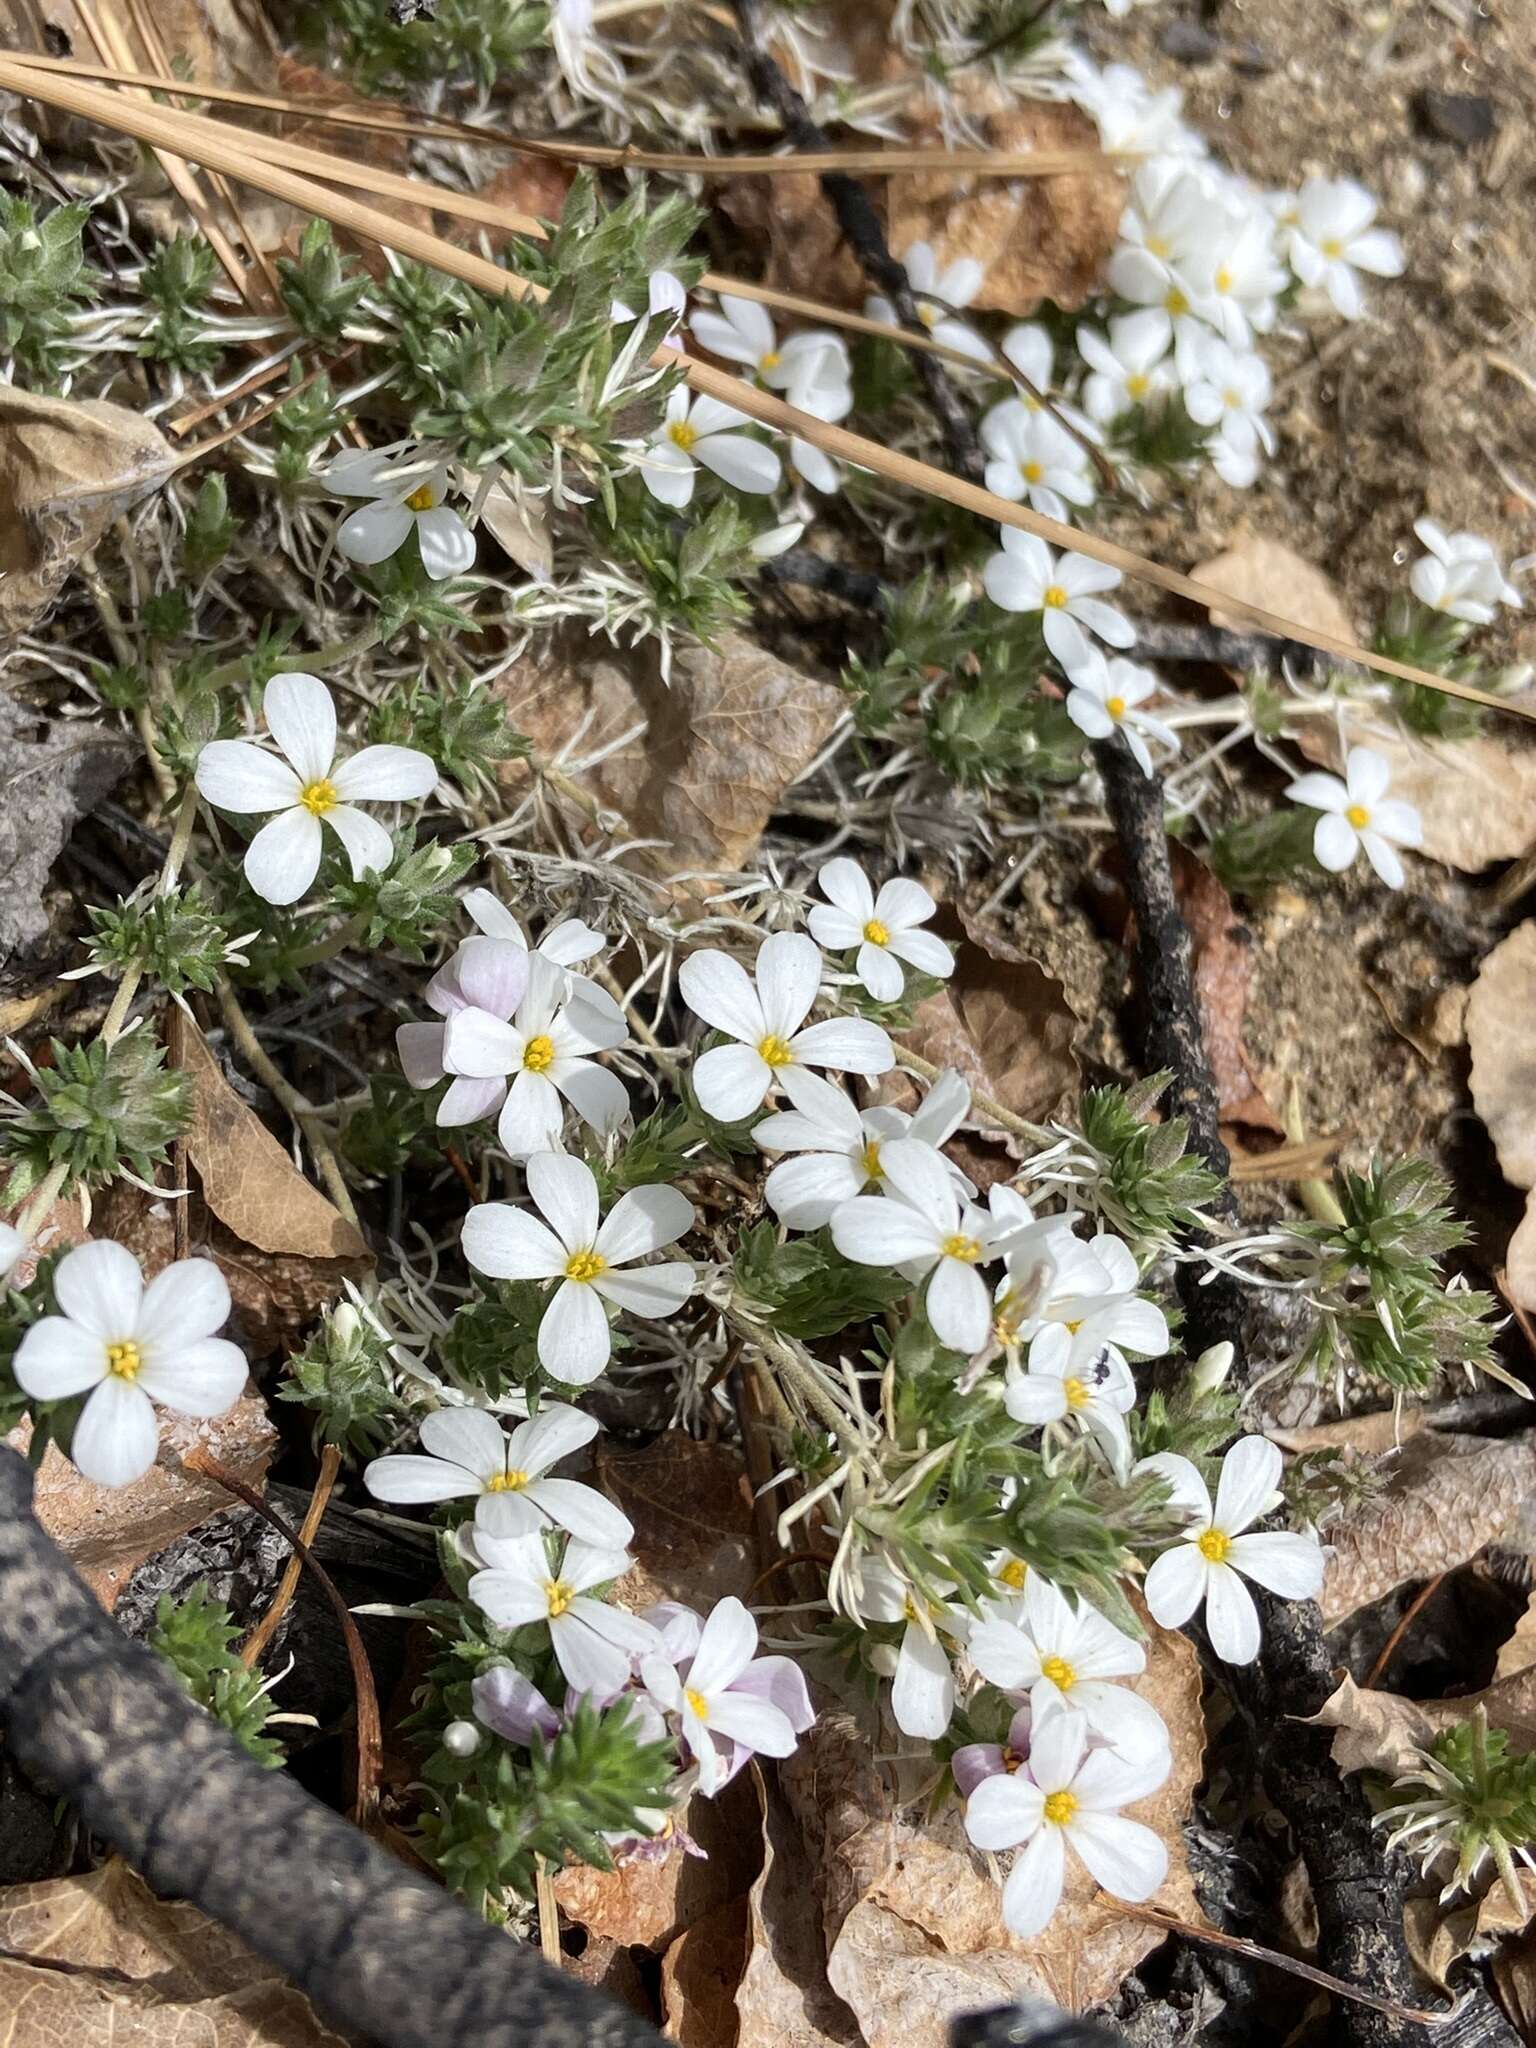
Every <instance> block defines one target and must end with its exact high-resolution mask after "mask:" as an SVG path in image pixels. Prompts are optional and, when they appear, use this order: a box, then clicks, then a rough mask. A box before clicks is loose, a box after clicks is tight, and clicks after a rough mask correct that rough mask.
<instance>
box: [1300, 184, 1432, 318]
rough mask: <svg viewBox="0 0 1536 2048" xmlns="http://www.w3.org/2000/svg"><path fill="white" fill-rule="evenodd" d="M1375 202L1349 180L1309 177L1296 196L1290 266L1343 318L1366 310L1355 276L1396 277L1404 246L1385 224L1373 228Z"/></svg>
mask: <svg viewBox="0 0 1536 2048" xmlns="http://www.w3.org/2000/svg"><path fill="white" fill-rule="evenodd" d="M1375 218H1376V201H1375V200H1374V199H1373V198H1372V197H1371V195H1370V193H1369V192H1367V191H1366V189H1365V187H1364V186H1363V185H1358V184H1356V183H1355V181H1354V179H1352V178H1308V180H1307V182H1306V183H1305V184H1304V185H1303V186H1302V188H1301V191H1300V192H1299V193H1298V194H1297V198H1296V217H1295V225H1294V226H1293V227H1292V228H1291V229H1290V231H1289V233H1288V235H1287V237H1286V249H1287V254H1288V255H1289V257H1290V262H1291V268H1292V270H1294V271H1295V273H1296V275H1297V276H1298V277H1299V278H1300V279H1301V281H1302V283H1303V284H1305V285H1312V286H1315V287H1316V288H1318V289H1320V290H1322V291H1325V292H1326V293H1327V294H1328V297H1329V298H1330V299H1331V300H1332V301H1333V305H1334V309H1335V310H1336V311H1337V312H1340V313H1342V314H1343V315H1344V318H1345V319H1346V320H1357V319H1358V318H1359V317H1360V314H1361V313H1362V312H1363V311H1364V309H1365V299H1364V296H1363V294H1362V292H1361V290H1360V280H1359V278H1358V277H1357V276H1356V275H1355V273H1356V272H1357V271H1360V270H1364V271H1368V272H1370V273H1371V275H1372V276H1375V277H1401V276H1402V274H1403V270H1404V267H1405V258H1404V256H1403V245H1402V243H1401V242H1400V241H1399V240H1398V238H1397V236H1396V235H1394V234H1393V233H1392V231H1391V230H1390V229H1389V228H1378V227H1373V226H1372V225H1371V223H1372V222H1373V221H1374V220H1375Z"/></svg>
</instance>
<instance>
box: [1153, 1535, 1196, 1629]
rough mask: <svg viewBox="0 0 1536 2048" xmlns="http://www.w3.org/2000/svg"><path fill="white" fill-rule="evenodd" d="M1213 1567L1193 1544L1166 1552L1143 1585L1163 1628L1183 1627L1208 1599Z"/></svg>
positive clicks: (1155, 1615)
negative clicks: (1207, 1585) (1208, 1584)
mask: <svg viewBox="0 0 1536 2048" xmlns="http://www.w3.org/2000/svg"><path fill="white" fill-rule="evenodd" d="M1209 1570H1210V1567H1209V1566H1208V1565H1207V1564H1206V1561H1205V1559H1204V1558H1203V1557H1202V1556H1201V1555H1200V1552H1199V1551H1198V1550H1197V1549H1196V1548H1195V1546H1194V1544H1193V1543H1176V1544H1175V1545H1174V1546H1173V1548H1172V1549H1171V1550H1165V1551H1164V1552H1163V1554H1162V1556H1161V1557H1160V1558H1158V1559H1157V1560H1156V1562H1155V1563H1154V1564H1153V1566H1152V1568H1151V1570H1150V1571H1149V1572H1148V1573H1147V1576H1146V1579H1145V1581H1144V1582H1143V1585H1142V1593H1143V1595H1144V1597H1145V1599H1146V1603H1147V1611H1148V1612H1149V1613H1150V1615H1151V1616H1152V1619H1153V1620H1154V1621H1155V1622H1156V1623H1157V1625H1158V1626H1159V1628H1182V1627H1183V1626H1184V1624H1185V1622H1186V1621H1188V1619H1189V1617H1190V1616H1191V1615H1192V1614H1193V1613H1194V1611H1195V1609H1196V1608H1197V1607H1198V1606H1199V1605H1200V1602H1201V1601H1202V1600H1203V1599H1204V1598H1205V1592H1206V1579H1207V1576H1208V1574H1209Z"/></svg>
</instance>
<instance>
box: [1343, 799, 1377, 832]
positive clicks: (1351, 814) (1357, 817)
mask: <svg viewBox="0 0 1536 2048" xmlns="http://www.w3.org/2000/svg"><path fill="white" fill-rule="evenodd" d="M1344 815H1345V817H1346V818H1347V819H1348V820H1349V822H1350V824H1351V825H1353V826H1354V828H1355V830H1356V831H1357V832H1363V831H1364V830H1365V828H1366V826H1367V825H1369V823H1370V822H1371V814H1370V812H1369V811H1368V810H1367V809H1366V808H1365V805H1364V804H1351V805H1350V807H1349V809H1348V810H1347V811H1346V812H1345V813H1344Z"/></svg>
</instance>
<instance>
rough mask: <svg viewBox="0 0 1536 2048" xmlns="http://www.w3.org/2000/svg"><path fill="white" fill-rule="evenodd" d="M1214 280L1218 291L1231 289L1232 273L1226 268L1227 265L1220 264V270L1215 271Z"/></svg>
mask: <svg viewBox="0 0 1536 2048" xmlns="http://www.w3.org/2000/svg"><path fill="white" fill-rule="evenodd" d="M1215 282H1216V289H1217V291H1219V292H1229V291H1231V289H1232V273H1231V271H1230V270H1228V268H1227V266H1226V265H1225V264H1223V265H1222V266H1221V268H1220V270H1218V271H1217V273H1216V280H1215Z"/></svg>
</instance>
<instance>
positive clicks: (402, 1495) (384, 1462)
mask: <svg viewBox="0 0 1536 2048" xmlns="http://www.w3.org/2000/svg"><path fill="white" fill-rule="evenodd" d="M445 1412H447V1411H445ZM499 1433H500V1432H498V1434H499ZM363 1484H364V1486H366V1487H367V1489H368V1491H369V1492H370V1493H371V1494H372V1495H373V1497H374V1499H375V1500H387V1501H391V1502H393V1503H394V1504H395V1505H396V1506H398V1507H413V1506H416V1505H418V1504H421V1503H424V1502H426V1501H434V1500H458V1499H460V1498H462V1497H463V1496H464V1495H466V1494H471V1493H478V1492H479V1490H480V1482H479V1480H478V1479H477V1478H476V1477H475V1475H474V1473H473V1472H466V1471H465V1470H464V1468H463V1466H462V1465H450V1464H448V1463H447V1462H446V1461H445V1460H444V1459H442V1458H418V1457H416V1456H414V1455H412V1454H407V1455H405V1456H403V1457H395V1458H375V1459H373V1460H372V1462H371V1463H370V1464H368V1465H366V1466H365V1467H364V1468H363ZM513 1497H514V1496H512V1495H510V1494H508V1495H501V1494H498V1495H497V1496H496V1498H497V1499H498V1500H500V1499H511V1498H513Z"/></svg>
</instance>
